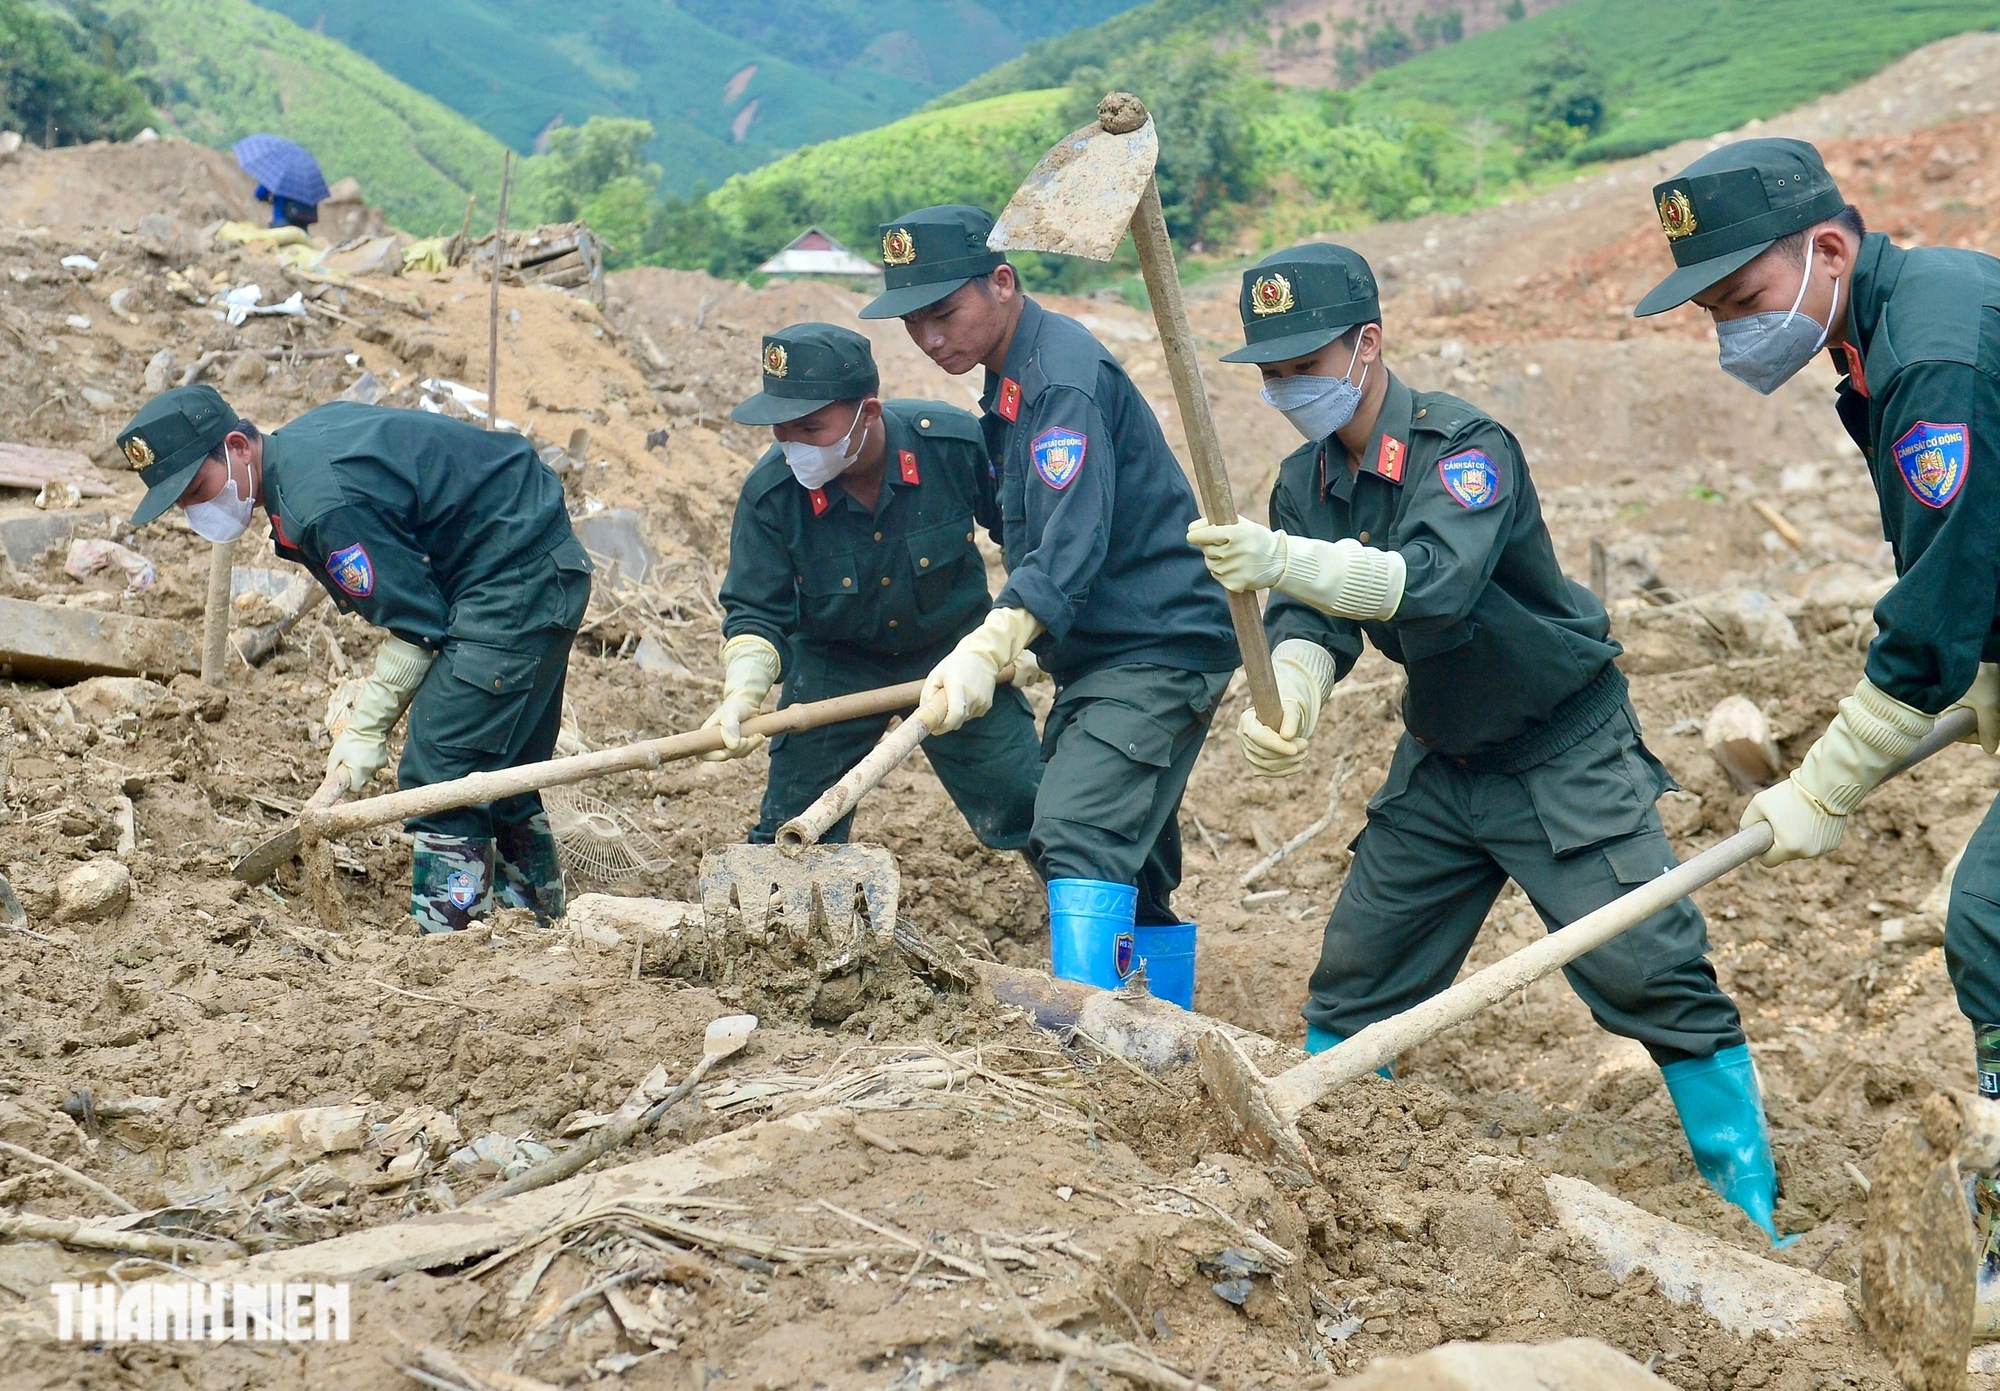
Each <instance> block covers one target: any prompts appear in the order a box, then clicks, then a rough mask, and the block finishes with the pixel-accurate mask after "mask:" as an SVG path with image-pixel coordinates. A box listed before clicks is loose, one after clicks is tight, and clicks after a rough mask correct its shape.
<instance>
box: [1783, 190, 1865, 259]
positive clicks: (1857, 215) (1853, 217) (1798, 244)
mask: <svg viewBox="0 0 2000 1391" xmlns="http://www.w3.org/2000/svg"><path fill="white" fill-rule="evenodd" d="M1826 220H1827V221H1828V222H1831V223H1832V224H1833V225H1834V226H1836V227H1844V228H1846V229H1847V230H1848V231H1850V232H1852V233H1853V234H1854V236H1855V239H1856V240H1859V239H1860V238H1862V237H1865V236H1867V235H1868V224H1867V222H1865V221H1863V220H1862V217H1861V209H1859V208H1857V207H1855V206H1854V204H1852V203H1849V204H1848V205H1847V206H1846V207H1844V208H1842V209H1841V210H1840V211H1839V212H1837V213H1835V214H1834V215H1833V216H1832V217H1829V218H1827V219H1826ZM1815 225H1818V224H1815ZM1811 232H1812V228H1811V227H1807V228H1805V229H1804V230H1802V231H1797V232H1792V233H1790V234H1788V235H1786V236H1782V237H1779V238H1778V239H1777V240H1776V241H1774V242H1772V243H1771V250H1773V251H1775V252H1777V253H1778V254H1779V255H1780V256H1783V257H1784V258H1785V259H1786V260H1787V261H1790V262H1791V263H1792V264H1793V265H1795V266H1802V265H1804V264H1805V263H1806V237H1807V236H1808V235H1809V234H1810V233H1811Z"/></svg>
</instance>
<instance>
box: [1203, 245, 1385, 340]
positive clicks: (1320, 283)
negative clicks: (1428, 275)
mask: <svg viewBox="0 0 2000 1391" xmlns="http://www.w3.org/2000/svg"><path fill="white" fill-rule="evenodd" d="M1237 308H1238V312H1239V313H1241V314H1242V316H1243V346H1242V347H1240V348H1238V349H1237V350H1236V351H1235V352H1233V353H1224V354H1223V355H1222V360H1223V361H1224V362H1284V361H1286V360H1288V359H1290V358H1295V357H1304V356H1305V355H1306V354H1307V353H1310V352H1316V351H1318V350H1319V349H1320V348H1323V347H1325V346H1326V345H1327V344H1328V343H1331V342H1332V341H1333V340H1334V339H1336V338H1338V337H1340V335H1341V334H1343V333H1345V332H1347V330H1349V329H1351V328H1353V327H1354V326H1355V325H1356V324H1365V323H1368V322H1370V321H1371V320H1375V319H1379V318H1381V317H1382V301H1381V296H1380V295H1379V293H1378V292H1377V291H1376V288H1375V272H1374V271H1372V270H1370V269H1369V268H1368V262H1366V261H1365V260H1363V259H1362V258H1361V253H1360V252H1358V251H1350V250H1348V249H1347V248H1346V247H1344V246H1335V245H1334V244H1333V243H1332V242H1307V243H1306V244H1305V245H1304V246H1294V247H1290V248H1288V249H1286V250H1284V251H1274V252H1272V253H1271V254H1270V255H1269V256H1266V257H1265V258H1264V259H1263V260H1261V261H1259V262H1258V263H1257V264H1256V265H1254V266H1252V267H1250V269H1249V270H1246V271H1244V272H1243V296H1242V300H1241V302H1240V303H1239V304H1238V306H1237Z"/></svg>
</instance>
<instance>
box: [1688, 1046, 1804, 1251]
mask: <svg viewBox="0 0 2000 1391" xmlns="http://www.w3.org/2000/svg"><path fill="white" fill-rule="evenodd" d="M1660 1075H1661V1076H1662V1077H1663V1078H1665V1079H1666V1083H1667V1094H1668V1095H1669V1096H1671V1097H1673V1099H1674V1109H1675V1110H1676V1111H1678V1112H1680V1117H1681V1129H1682V1130H1683V1131H1685V1132H1686V1134H1687V1141H1688V1148H1689V1149H1690V1150H1692V1151H1693V1152H1694V1166H1695V1168H1696V1169H1698V1170H1700V1171H1701V1176H1702V1177H1703V1178H1705V1179H1707V1180H1708V1186H1709V1187H1710V1188H1713V1189H1714V1190H1715V1191H1716V1192H1717V1193H1720V1194H1721V1195H1722V1196H1723V1197H1725V1198H1727V1199H1728V1200H1729V1201H1730V1202H1732V1203H1734V1204H1736V1206H1738V1207H1740V1208H1742V1209H1743V1211H1744V1212H1746V1213H1748V1214H1749V1215H1750V1220H1751V1221H1752V1222H1755V1223H1756V1224H1757V1225H1758V1226H1760V1227H1762V1228H1763V1229H1764V1231H1765V1233H1766V1234H1767V1235H1769V1236H1770V1238H1771V1241H1772V1243H1773V1244H1774V1245H1777V1246H1789V1245H1791V1244H1792V1242H1793V1241H1795V1240H1797V1238H1796V1237H1782V1238H1781V1237H1779V1235H1778V1229H1777V1228H1776V1227H1775V1226H1774V1225H1773V1224H1772V1222H1771V1208H1772V1205H1773V1204H1775V1203H1776V1202H1777V1200H1778V1166H1777V1164H1776V1163H1775V1162H1773V1160H1772V1158H1771V1136H1770V1132H1769V1131H1768V1130H1767V1129H1766V1128H1765V1125H1764V1102H1763V1098H1761V1097H1760V1096H1759V1095H1758V1094H1757V1073H1756V1070H1755V1069H1754V1068H1752V1067H1751V1065H1750V1046H1749V1045H1748V1044H1746V1043H1739V1044H1737V1045H1736V1046H1735V1047H1734V1048H1723V1049H1720V1050H1718V1051H1717V1052H1716V1054H1715V1056H1714V1057H1710V1058H1689V1059H1687V1060H1686V1061H1684V1062H1678V1063H1668V1064H1667V1065H1666V1066H1664V1067H1662V1068H1661V1069H1660Z"/></svg>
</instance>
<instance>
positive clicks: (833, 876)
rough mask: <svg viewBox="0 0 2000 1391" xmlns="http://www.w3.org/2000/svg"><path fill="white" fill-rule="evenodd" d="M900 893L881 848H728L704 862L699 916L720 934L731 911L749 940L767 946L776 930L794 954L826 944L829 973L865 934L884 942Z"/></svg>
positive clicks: (899, 880)
mask: <svg viewBox="0 0 2000 1391" xmlns="http://www.w3.org/2000/svg"><path fill="white" fill-rule="evenodd" d="M902 887H903V877H902V874H901V873H900V872H899V871H898V870H897V868H896V857H895V856H894V855H892V854H890V853H889V851H888V850H887V849H886V848H885V847H883V846H880V845H809V846H806V847H804V848H803V849H800V850H791V849H785V850H781V849H779V848H778V847H777V846H775V845H726V846H724V847H722V848H721V849H720V850H710V851H708V852H707V853H705V854H704V855H703V856H702V857H701V911H702V918H703V921H704V923H705V925H706V926H707V928H708V930H709V931H710V932H721V931H723V930H724V927H725V924H726V923H727V921H728V917H729V910H730V909H731V908H735V909H736V910H737V912H738V914H739V915H740V920H741V922H742V930H743V932H744V934H745V935H746V936H750V937H755V938H759V939H762V940H770V939H771V938H772V937H773V936H774V935H775V933H776V931H777V930H780V929H781V930H782V931H783V933H784V935H785V938H786V939H787V940H788V941H790V942H791V944H792V945H793V946H795V947H804V946H806V945H807V944H808V943H809V942H811V941H812V940H813V939H814V938H815V937H819V938H823V939H825V941H826V943H827V944H828V946H829V947H830V948H831V949H832V950H831V957H832V959H831V960H829V961H827V962H825V963H823V965H824V966H826V967H827V968H828V969H832V968H835V967H838V966H841V965H844V964H845V963H846V962H847V961H848V960H849V959H850V958H851V957H852V956H853V955H854V954H855V953H856V952H858V951H859V950H860V947H861V945H862V934H863V933H864V932H868V931H872V932H874V933H877V934H879V935H880V936H882V937H883V938H885V939H886V938H888V937H889V936H891V935H892V934H893V933H894V932H895V930H896V902H897V899H898V897H899V896H900V895H901V893H902ZM774 913H775V914H776V918H777V921H776V922H773V921H772V915H773V914H774Z"/></svg>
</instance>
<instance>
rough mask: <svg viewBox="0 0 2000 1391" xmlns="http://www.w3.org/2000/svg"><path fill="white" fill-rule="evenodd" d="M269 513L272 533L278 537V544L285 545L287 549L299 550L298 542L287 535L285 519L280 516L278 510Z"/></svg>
mask: <svg viewBox="0 0 2000 1391" xmlns="http://www.w3.org/2000/svg"><path fill="white" fill-rule="evenodd" d="M267 515H268V516H269V517H270V518H271V535H272V536H274V537H276V538H277V541H278V544H279V545H281V546H283V547H285V548H286V549H287V550H293V551H295V550H297V549H298V543H297V542H295V541H293V540H292V538H291V537H289V536H287V535H285V522H284V519H283V518H282V517H280V516H279V515H278V514H277V513H276V512H271V513H268V514H267Z"/></svg>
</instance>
